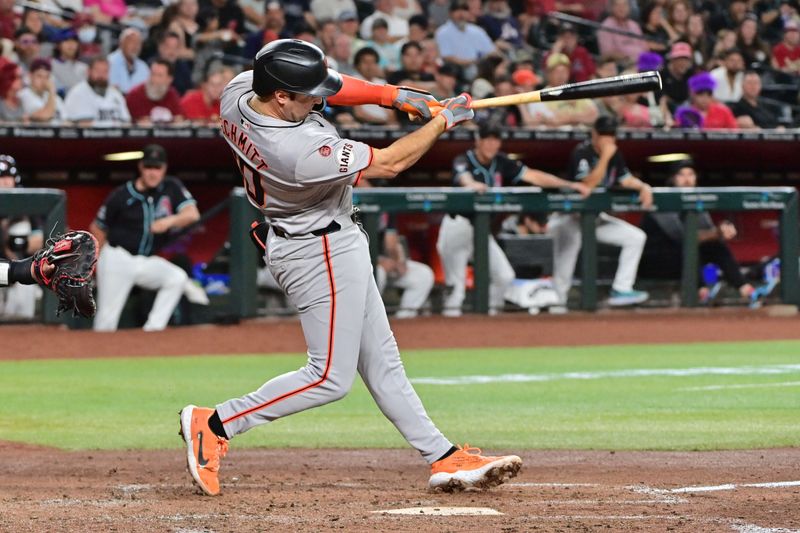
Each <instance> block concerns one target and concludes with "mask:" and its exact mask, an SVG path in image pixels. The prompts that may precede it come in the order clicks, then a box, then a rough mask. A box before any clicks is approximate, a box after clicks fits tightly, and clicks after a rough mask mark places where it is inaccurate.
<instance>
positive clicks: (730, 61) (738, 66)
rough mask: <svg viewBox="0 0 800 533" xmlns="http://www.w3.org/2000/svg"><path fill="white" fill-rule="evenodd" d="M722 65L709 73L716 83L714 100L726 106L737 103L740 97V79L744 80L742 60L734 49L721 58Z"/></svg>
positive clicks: (739, 53) (740, 54) (727, 51)
mask: <svg viewBox="0 0 800 533" xmlns="http://www.w3.org/2000/svg"><path fill="white" fill-rule="evenodd" d="M721 59H722V65H721V66H719V67H717V68H715V69H714V70H712V71H711V77H712V78H714V81H715V82H716V83H717V86H716V87H715V88H714V98H716V99H717V100H719V101H720V102H724V103H726V104H728V103H733V102H738V101H739V99H741V97H742V79H743V78H744V59H743V58H742V53H741V52H740V51H739V50H737V49H736V48H731V49H730V50H726V51H725V52H724V55H723V56H722V58H721Z"/></svg>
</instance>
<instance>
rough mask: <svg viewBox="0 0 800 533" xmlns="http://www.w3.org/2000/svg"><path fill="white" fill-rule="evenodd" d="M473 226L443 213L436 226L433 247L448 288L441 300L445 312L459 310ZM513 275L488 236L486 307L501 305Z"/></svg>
mask: <svg viewBox="0 0 800 533" xmlns="http://www.w3.org/2000/svg"><path fill="white" fill-rule="evenodd" d="M474 234H475V233H474V229H473V228H472V223H471V222H470V221H469V219H468V218H465V217H462V216H461V215H456V217H455V218H453V217H451V216H445V217H444V218H443V219H442V226H441V228H439V239H438V241H437V242H436V250H437V251H438V252H439V256H440V257H441V258H442V266H444V277H445V283H446V284H447V286H448V287H450V288H451V292H450V294H449V295H448V296H447V298H446V299H445V302H444V308H445V310H446V311H448V310H450V311H453V310H455V311H460V310H461V305H462V304H463V303H464V296H465V294H466V286H467V263H469V261H470V260H471V259H472V258H473V256H474V252H475V242H474ZM515 277H516V274H515V273H514V269H513V268H512V266H511V263H509V262H508V258H507V257H506V254H505V253H503V249H502V248H500V245H499V244H497V241H495V240H494V237H492V236H491V235H489V307H490V308H491V309H502V308H503V306H504V304H505V293H506V288H508V286H509V285H511V283H512V282H513V281H514V278H515Z"/></svg>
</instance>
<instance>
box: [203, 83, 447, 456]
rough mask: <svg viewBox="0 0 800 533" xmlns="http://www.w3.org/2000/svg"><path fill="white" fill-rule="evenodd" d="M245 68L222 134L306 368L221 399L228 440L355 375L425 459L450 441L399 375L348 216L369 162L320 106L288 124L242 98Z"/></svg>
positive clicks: (360, 237)
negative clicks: (298, 332) (265, 233)
mask: <svg viewBox="0 0 800 533" xmlns="http://www.w3.org/2000/svg"><path fill="white" fill-rule="evenodd" d="M251 84H252V72H245V73H242V74H240V75H239V76H237V77H236V78H235V79H234V80H233V81H231V82H230V83H229V84H228V86H227V87H226V88H225V91H224V93H223V95H222V105H221V107H222V112H221V116H222V132H223V135H224V137H225V139H226V141H227V142H228V144H229V145H230V147H231V149H232V150H233V152H234V156H235V158H236V161H237V164H238V165H239V169H240V171H241V173H242V177H243V179H244V182H245V187H246V188H247V191H248V196H249V198H250V201H251V203H253V205H255V206H256V207H258V208H259V209H260V210H261V212H262V213H263V214H264V217H265V219H266V221H267V222H268V223H269V224H270V226H271V229H270V232H269V237H268V239H267V243H266V244H267V251H266V256H265V260H266V263H267V266H268V268H269V270H270V272H271V273H272V274H273V276H274V277H275V279H276V281H277V282H278V284H279V285H280V286H281V288H282V289H283V291H284V292H285V293H286V295H287V297H288V299H289V301H290V302H291V303H292V304H293V305H294V306H295V307H296V308H297V309H298V311H299V313H300V323H301V326H302V328H303V334H304V335H305V339H306V343H307V345H308V363H307V364H306V366H305V367H303V368H301V369H299V370H297V371H295V372H289V373H287V374H283V375H281V376H277V377H275V378H273V379H271V380H270V381H268V382H267V383H265V384H264V385H262V386H261V388H259V389H258V390H257V391H255V392H252V393H250V394H247V395H245V396H243V397H241V398H236V399H232V400H229V401H227V402H224V403H222V404H219V405H218V406H217V412H218V413H219V416H220V419H221V420H222V422H223V425H224V427H225V431H226V433H227V434H228V436H229V437H233V436H234V435H237V434H239V433H242V432H244V431H247V430H248V429H250V428H252V427H254V426H257V425H259V424H264V423H266V422H270V421H272V420H275V419H277V418H280V417H283V416H286V415H290V414H292V413H297V412H299V411H303V410H305V409H309V408H312V407H316V406H319V405H323V404H326V403H329V402H332V401H335V400H338V399H340V398H342V397H343V396H344V395H345V394H347V392H348V391H349V390H350V387H351V386H352V384H353V380H354V379H355V375H356V372H358V373H359V374H361V377H362V379H363V380H364V383H365V384H366V385H367V388H368V389H369V391H370V393H371V394H372V396H373V398H374V399H375V401H376V402H377V404H378V406H379V407H380V409H381V411H382V412H383V413H384V415H386V417H387V418H389V420H391V421H392V423H393V424H394V425H395V426H396V427H397V429H398V430H399V431H400V433H402V434H403V436H404V437H405V438H406V440H407V441H408V442H409V443H410V444H411V445H412V446H413V447H414V448H416V449H417V450H419V452H420V453H421V454H422V455H423V457H424V458H425V459H426V460H427V461H428V462H429V463H432V462H434V461H435V460H437V459H438V458H439V457H441V456H442V455H443V454H444V453H446V452H447V451H448V450H449V449H450V448H451V446H452V444H451V443H450V441H448V440H447V439H446V438H445V437H444V436H443V435H442V433H441V432H440V431H439V430H438V429H437V428H436V426H434V424H433V422H432V421H431V420H430V418H429V417H428V415H427V414H426V412H425V409H424V407H423V406H422V403H421V402H420V400H419V398H418V397H417V394H416V392H415V391H414V389H413V388H412V387H411V383H410V382H409V381H408V378H407V377H406V375H405V370H404V369H403V364H402V362H401V361H400V353H399V351H398V348H397V343H396V342H395V339H394V335H393V334H392V331H391V329H390V327H389V321H388V319H387V317H386V310H385V308H384V306H383V301H382V300H381V296H380V293H379V291H378V288H377V286H376V284H375V279H374V278H373V275H372V265H371V264H370V258H369V249H368V245H367V239H366V236H365V235H364V233H363V232H362V231H361V229H360V227H359V226H358V225H357V224H355V223H354V222H353V221H352V220H351V218H350V216H351V212H352V188H353V185H354V184H355V183H357V182H358V180H359V178H360V177H361V173H362V172H363V171H364V169H366V168H367V167H368V166H369V164H370V162H371V159H372V149H371V148H370V147H369V146H368V145H366V144H363V143H360V142H357V141H352V140H348V139H342V138H340V137H339V135H338V133H337V132H336V129H335V128H334V127H333V126H332V125H331V124H329V123H328V122H327V121H326V120H325V119H324V118H322V116H321V115H320V114H318V113H315V112H312V113H311V114H309V116H308V117H307V118H306V119H305V120H303V121H302V122H299V123H295V122H285V121H281V120H278V119H275V118H271V117H266V116H264V115H261V114H259V113H257V112H255V111H254V110H253V109H252V108H251V107H250V106H249V104H248V101H249V99H250V98H252V97H253V95H254V93H253V92H252V90H251Z"/></svg>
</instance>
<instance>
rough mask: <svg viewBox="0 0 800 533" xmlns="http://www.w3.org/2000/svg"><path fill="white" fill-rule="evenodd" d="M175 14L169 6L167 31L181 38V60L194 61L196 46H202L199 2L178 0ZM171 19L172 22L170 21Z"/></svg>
mask: <svg viewBox="0 0 800 533" xmlns="http://www.w3.org/2000/svg"><path fill="white" fill-rule="evenodd" d="M172 5H173V6H175V10H174V14H172V11H171V10H170V7H172V6H168V7H167V9H165V10H164V18H165V19H167V20H165V21H164V22H166V23H167V26H166V28H165V30H166V31H167V32H173V33H175V34H177V35H178V36H179V37H180V41H181V46H180V50H179V52H178V57H179V58H180V59H190V60H191V59H194V48H195V45H200V44H202V42H204V41H203V40H201V39H200V24H199V22H198V21H197V18H198V14H199V13H200V7H199V5H198V3H197V0H178V1H177V2H176V3H175V4H172ZM170 19H171V20H170ZM211 38H212V36H210V35H207V36H204V37H203V39H204V40H210V39H211Z"/></svg>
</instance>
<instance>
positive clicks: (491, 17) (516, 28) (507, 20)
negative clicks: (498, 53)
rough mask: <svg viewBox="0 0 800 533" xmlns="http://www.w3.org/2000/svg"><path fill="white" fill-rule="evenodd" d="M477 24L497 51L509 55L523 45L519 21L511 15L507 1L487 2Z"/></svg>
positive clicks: (489, 0)
mask: <svg viewBox="0 0 800 533" xmlns="http://www.w3.org/2000/svg"><path fill="white" fill-rule="evenodd" d="M477 22H478V26H480V27H481V28H483V29H484V31H486V34H487V35H488V36H489V38H490V39H491V40H492V41H494V44H495V46H496V47H497V49H498V50H503V51H504V52H506V53H509V52H511V51H513V50H518V49H520V48H522V47H523V45H524V44H525V43H524V40H523V38H522V29H521V28H520V25H519V21H518V20H517V19H516V18H515V17H514V15H513V14H512V12H511V7H510V6H509V5H508V0H488V2H486V13H485V14H483V15H481V16H480V17H478V21H477Z"/></svg>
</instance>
